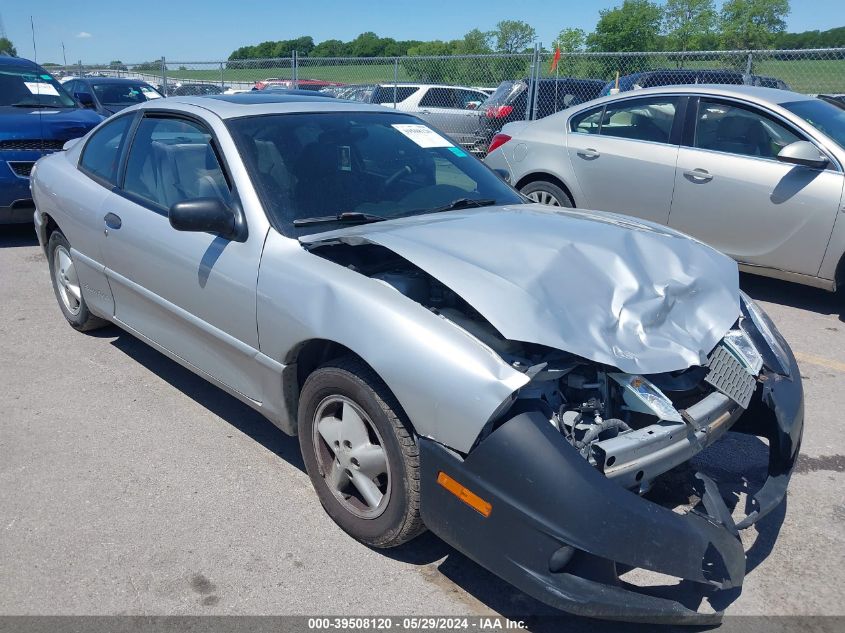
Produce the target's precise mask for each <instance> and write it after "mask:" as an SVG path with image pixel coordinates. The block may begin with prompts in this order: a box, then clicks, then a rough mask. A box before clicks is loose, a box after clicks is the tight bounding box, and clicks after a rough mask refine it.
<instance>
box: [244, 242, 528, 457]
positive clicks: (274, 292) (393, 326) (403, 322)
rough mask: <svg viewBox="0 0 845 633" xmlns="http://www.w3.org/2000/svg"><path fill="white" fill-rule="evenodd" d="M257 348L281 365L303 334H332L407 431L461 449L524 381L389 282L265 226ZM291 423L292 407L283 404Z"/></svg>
mask: <svg viewBox="0 0 845 633" xmlns="http://www.w3.org/2000/svg"><path fill="white" fill-rule="evenodd" d="M257 302H258V310H257V315H258V316H257V318H258V332H259V339H260V347H261V351H262V353H264V354H266V355H267V356H269V357H270V358H272V359H274V360H276V361H278V362H279V363H282V364H288V363H290V362H291V359H290V353H291V351H292V350H295V349H297V348H298V347H299V346H300V345H301V344H302V343H304V342H306V341H309V340H314V339H323V340H328V341H333V342H335V343H339V344H341V345H343V346H345V347H347V348H349V349H350V350H352V351H353V352H354V353H356V354H357V355H358V356H360V357H361V358H362V359H363V360H364V361H365V362H366V363H367V364H369V365H370V366H371V367H372V368H373V369H374V370H375V371H376V373H377V374H378V375H379V376H380V377H381V378H382V379H383V380H384V382H385V383H386V384H387V386H388V387H389V388H390V390H391V392H392V393H393V394H394V395H395V396H396V398H397V400H399V403H400V404H401V405H402V408H403V409H404V411H405V413H407V415H408V417H409V418H410V419H411V420H412V422H413V424H414V428H415V429H416V431H417V432H418V433H419V434H420V435H422V436H425V437H431V438H435V439H436V440H437V441H438V442H441V443H443V444H446V445H447V446H450V447H452V448H454V449H456V450H458V451H462V452H466V451H468V450H469V449H470V447H471V446H472V444H473V442H474V441H475V440H476V438H477V437H478V434H479V433H480V432H481V429H482V428H483V427H484V425H485V424H486V422H487V421H488V420H489V419H490V417H491V416H492V415H493V414H494V413H495V412H496V411H497V409H499V407H500V406H501V405H502V404H503V403H504V402H506V401H508V400H509V398H510V396H511V394H513V393H514V392H515V391H516V390H517V389H519V388H520V387H522V386H523V385H525V384H526V383H527V382H528V377H526V375H525V374H523V373H521V372H519V371H517V370H515V369H513V368H512V367H511V366H510V365H508V364H507V363H505V362H504V361H503V360H502V359H501V358H500V357H499V356H498V355H497V354H496V353H495V352H494V351H493V350H491V349H490V348H489V347H487V346H486V345H484V344H483V343H481V342H480V341H479V340H478V339H477V338H475V337H474V336H472V335H470V334H469V333H467V332H466V331H465V330H463V329H461V328H460V327H458V326H457V325H455V324H454V323H452V322H451V321H449V320H448V319H446V318H444V317H442V316H439V315H436V314H434V313H432V312H431V311H429V310H427V309H426V308H424V307H423V306H421V305H420V304H418V303H416V302H414V301H412V300H411V299H408V298H407V297H405V296H404V295H402V294H400V293H399V292H397V291H396V290H395V289H393V288H391V287H389V286H387V285H385V284H383V283H381V282H379V281H377V280H375V279H371V278H369V277H365V276H363V275H360V274H358V273H356V272H354V271H352V270H349V269H347V268H344V267H343V266H339V265H337V264H335V263H333V262H330V261H328V260H326V259H323V258H321V257H318V256H317V255H312V254H311V253H309V252H308V251H306V250H305V249H303V248H302V246H300V245H299V243H298V242H297V241H296V240H291V239H289V238H286V237H284V236H282V235H280V234H278V233H277V232H275V231H270V232H269V234H268V236H267V241H266V243H265V246H264V253H263V255H262V259H261V265H260V268H259V274H258V298H257ZM287 415H288V416H290V418H291V420H289V422H294V424H293V425H284V421H283V424H282V426H289V427H291V428H295V419H296V411H295V410H293V411H290V410H289V411H287Z"/></svg>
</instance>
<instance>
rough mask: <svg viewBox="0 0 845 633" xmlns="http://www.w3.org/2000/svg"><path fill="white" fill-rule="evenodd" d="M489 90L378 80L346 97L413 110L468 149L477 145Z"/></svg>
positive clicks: (404, 110) (413, 112) (398, 108)
mask: <svg viewBox="0 0 845 633" xmlns="http://www.w3.org/2000/svg"><path fill="white" fill-rule="evenodd" d="M487 97H488V94H487V93H486V92H484V91H483V90H481V89H479V88H467V87H465V86H448V85H445V84H416V83H404V84H392V83H385V84H376V85H369V86H359V87H357V89H355V90H352V91H350V94H349V96H347V97H346V98H347V99H351V100H352V101H363V102H364V103H377V104H379V105H383V106H387V107H389V108H392V107H394V105H395V106H396V109H397V110H402V111H403V112H411V113H412V114H415V115H416V116H418V117H419V118H421V119H423V120H424V121H426V122H427V123H430V124H431V125H433V126H434V127H436V128H437V129H439V130H440V131H441V132H443V133H444V134H446V135H447V136H449V137H450V138H451V139H452V140H453V141H455V142H457V143H459V144H460V145H462V146H463V147H464V148H466V149H471V148H474V147H476V146H477V145H478V128H479V125H478V116H479V111H478V107H479V106H480V105H481V104H482V103H483V102H484V101H485V100H486V99H487Z"/></svg>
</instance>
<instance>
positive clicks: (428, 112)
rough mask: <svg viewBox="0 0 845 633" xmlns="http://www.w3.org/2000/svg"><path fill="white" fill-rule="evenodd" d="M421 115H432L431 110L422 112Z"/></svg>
mask: <svg viewBox="0 0 845 633" xmlns="http://www.w3.org/2000/svg"><path fill="white" fill-rule="evenodd" d="M420 114H431V110H420Z"/></svg>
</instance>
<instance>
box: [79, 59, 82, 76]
mask: <svg viewBox="0 0 845 633" xmlns="http://www.w3.org/2000/svg"><path fill="white" fill-rule="evenodd" d="M79 76H80V77H82V60H81V59H80V60H79Z"/></svg>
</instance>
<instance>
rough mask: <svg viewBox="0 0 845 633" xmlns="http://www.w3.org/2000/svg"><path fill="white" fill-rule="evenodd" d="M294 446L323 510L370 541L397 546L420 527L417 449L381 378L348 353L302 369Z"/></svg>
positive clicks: (405, 420)
mask: <svg viewBox="0 0 845 633" xmlns="http://www.w3.org/2000/svg"><path fill="white" fill-rule="evenodd" d="M298 417H299V429H298V433H299V446H300V449H301V450H302V458H303V460H304V461H305V469H306V470H307V472H308V475H309V477H310V478H311V483H312V484H313V485H314V489H315V490H316V491H317V496H318V497H319V499H320V503H322V504H323V508H325V510H326V512H327V513H328V515H329V516H330V517H331V518H332V519H333V520H334V522H335V523H337V524H338V525H339V526H340V527H341V528H342V529H343V530H344V531H345V532H347V533H348V534H350V535H351V536H352V537H354V538H356V539H357V540H359V541H361V542H363V543H366V544H367V545H371V546H374V547H380V548H387V547H395V546H397V545H401V544H402V543H405V542H407V541H409V540H411V539H412V538H414V537H415V536H417V535H418V534H419V533H420V532H422V531H423V530H424V529H425V528H424V526H423V523H422V519H421V518H420V511H419V508H420V482H419V451H418V448H417V444H416V441H415V439H414V436H413V433H412V432H411V428H410V424H409V423H408V421H407V419H406V417H405V415H404V413H403V412H402V410H401V408H400V407H399V404H398V402H397V401H396V399H395V398H394V397H393V395H392V394H391V393H390V391H389V389H388V388H387V386H386V385H385V384H384V382H383V381H382V380H381V379H380V378H379V377H378V376H377V375H376V374H375V372H374V371H373V370H372V369H370V367H368V366H367V365H366V364H365V363H363V362H362V361H360V360H358V359H357V358H354V357H346V358H342V359H339V360H336V361H333V362H331V363H328V364H326V365H323V366H322V367H320V368H318V369H317V370H316V371H315V372H314V373H312V374H311V375H310V376H308V378H307V380H306V381H305V385H303V387H302V393H301V394H300V400H299V412H298Z"/></svg>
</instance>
